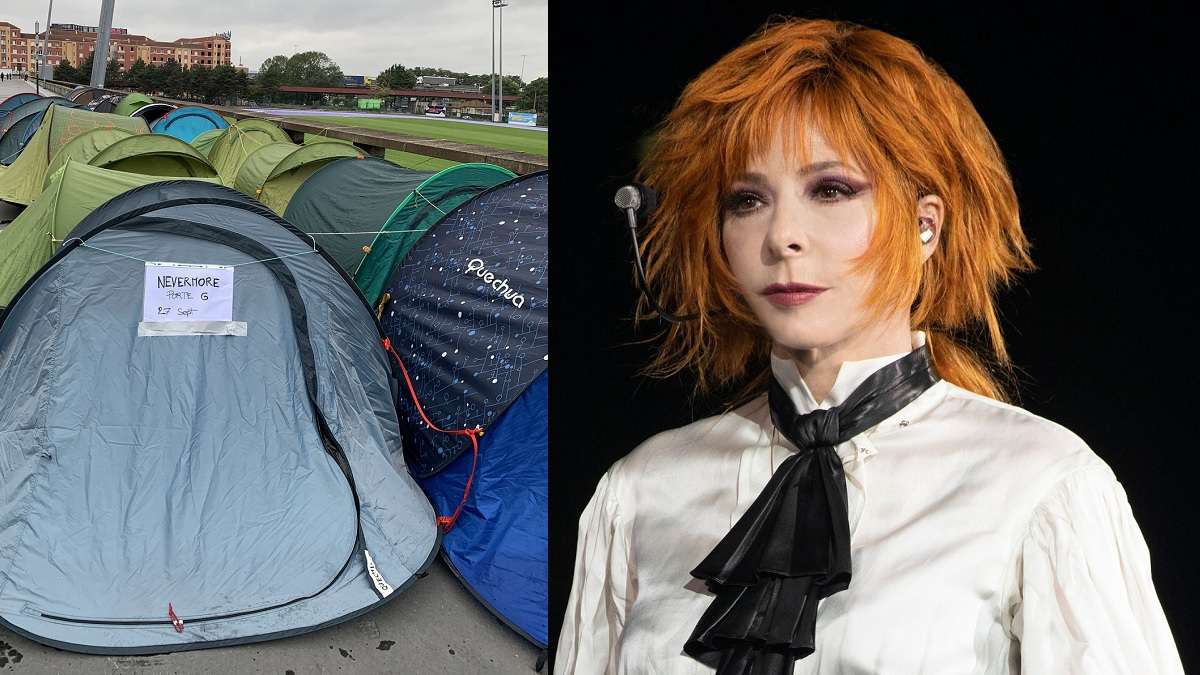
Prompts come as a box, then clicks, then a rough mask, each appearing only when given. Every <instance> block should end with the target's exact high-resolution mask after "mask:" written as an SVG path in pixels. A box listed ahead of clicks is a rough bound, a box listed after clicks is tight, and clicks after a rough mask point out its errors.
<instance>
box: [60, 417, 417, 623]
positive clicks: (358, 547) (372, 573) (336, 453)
mask: <svg viewBox="0 0 1200 675" xmlns="http://www.w3.org/2000/svg"><path fill="white" fill-rule="evenodd" d="M314 407H315V406H314ZM314 414H315V416H316V418H317V428H318V433H319V434H320V436H321V444H322V445H324V446H325V452H327V453H329V456H330V457H332V458H333V461H334V463H336V464H337V465H338V468H339V469H341V470H342V475H343V476H345V477H346V483H347V484H348V485H349V486H350V495H351V496H352V497H353V498H354V518H355V523H356V527H357V529H358V532H357V535H356V536H355V539H354V547H353V548H352V549H351V551H350V553H349V555H347V556H346V561H345V562H344V563H342V566H341V568H340V569H339V570H338V572H337V574H335V575H333V578H332V579H330V580H329V583H327V584H325V586H323V587H322V588H321V590H319V591H317V592H316V593H313V594H311V595H306V596H303V597H299V598H294V599H292V600H288V601H287V602H281V603H279V604H276V605H271V606H270V607H263V608H261V609H248V610H245V611H241V612H230V613H227V614H213V615H209V616H201V617H194V618H190V619H184V620H182V621H181V623H183V624H188V623H193V622H203V621H218V620H221V619H233V618H236V617H239V616H246V615H248V614H258V613H260V612H269V611H271V610H275V609H279V608H280V607H286V606H288V605H291V604H294V603H297V602H300V601H302V600H308V599H309V598H314V597H316V596H318V595H320V594H322V593H324V592H325V591H326V590H328V589H329V587H330V586H332V585H333V583H334V582H335V581H337V580H338V579H340V578H341V576H342V574H343V573H344V572H345V571H346V568H347V567H348V566H349V565H350V561H352V560H354V555H355V554H356V553H358V552H359V551H361V552H362V555H363V559H364V562H363V566H364V568H365V569H366V570H367V575H368V576H369V577H370V578H371V585H372V586H373V587H374V588H375V592H376V593H377V594H379V596H380V597H381V598H386V597H387V596H389V595H391V594H392V591H394V590H395V589H394V588H393V587H392V586H391V584H389V583H387V581H385V580H384V578H383V575H381V574H380V573H379V570H378V569H377V568H376V567H375V560H374V558H372V557H371V552H370V551H368V550H367V547H366V539H365V538H364V536H363V531H362V506H361V504H360V502H359V500H358V486H357V485H356V484H355V482H354V472H353V471H351V469H350V462H349V460H347V458H346V453H345V451H343V450H342V448H341V446H339V445H338V444H337V441H335V440H334V439H333V434H331V433H330V432H329V427H327V426H326V425H325V418H324V416H323V415H321V412H320V410H314ZM41 616H42V618H44V619H52V620H54V621H64V622H68V623H83V624H98V625H108V626H171V625H177V624H175V621H174V620H172V619H170V618H167V619H163V620H149V619H140V620H138V619H134V620H121V619H78V618H73V617H69V616H59V615H55V614H47V613H45V612H42V613H41Z"/></svg>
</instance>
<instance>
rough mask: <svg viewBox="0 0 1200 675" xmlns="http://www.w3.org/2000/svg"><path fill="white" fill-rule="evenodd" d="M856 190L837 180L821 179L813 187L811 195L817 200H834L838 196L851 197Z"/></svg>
mask: <svg viewBox="0 0 1200 675" xmlns="http://www.w3.org/2000/svg"><path fill="white" fill-rule="evenodd" d="M857 192H858V191H857V190H855V189H854V188H852V187H850V186H849V185H846V184H845V183H841V182H838V181H823V182H821V183H818V184H817V186H816V187H814V188H813V191H812V195H813V197H814V198H816V200H817V201H822V202H835V201H837V200H838V199H839V197H843V196H844V197H853V196H854V195H855V194H857Z"/></svg>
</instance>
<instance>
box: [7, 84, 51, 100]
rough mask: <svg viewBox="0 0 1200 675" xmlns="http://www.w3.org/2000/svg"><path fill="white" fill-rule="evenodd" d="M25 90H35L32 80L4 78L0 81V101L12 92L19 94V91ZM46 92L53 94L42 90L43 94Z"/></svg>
mask: <svg viewBox="0 0 1200 675" xmlns="http://www.w3.org/2000/svg"><path fill="white" fill-rule="evenodd" d="M25 91H36V88H35V87H34V85H33V82H26V81H24V80H5V81H3V82H0V101H3V100H4V99H6V98H8V97H9V96H12V95H13V94H20V93H21V92H25ZM47 93H50V94H51V95H53V92H47V91H42V95H43V96H44V95H45V94H47Z"/></svg>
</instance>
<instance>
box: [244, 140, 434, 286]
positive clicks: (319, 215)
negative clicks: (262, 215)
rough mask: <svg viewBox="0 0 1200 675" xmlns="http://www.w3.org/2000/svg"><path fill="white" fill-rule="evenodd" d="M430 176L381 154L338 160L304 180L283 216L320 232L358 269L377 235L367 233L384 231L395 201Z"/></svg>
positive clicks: (346, 265) (332, 250) (334, 252)
mask: <svg viewBox="0 0 1200 675" xmlns="http://www.w3.org/2000/svg"><path fill="white" fill-rule="evenodd" d="M429 176H430V174H429V173H427V172H423V171H414V170H413V169H406V168H404V167H401V166H397V165H395V164H393V163H391V162H389V161H387V160H383V159H379V158H377V157H367V158H365V159H362V160H355V159H339V160H337V161H336V162H331V163H329V164H326V165H325V166H324V167H323V168H322V169H321V170H320V171H317V172H316V173H314V174H312V176H311V177H310V178H309V179H308V180H306V181H304V184H303V185H301V186H300V188H299V189H298V190H296V193H295V195H294V196H293V197H292V199H291V202H290V203H289V204H288V205H287V209H286V210H285V211H284V213H283V217H284V218H285V219H286V220H287V221H288V222H289V223H291V224H293V225H295V226H296V227H298V228H300V229H301V230H303V231H305V232H308V233H309V234H312V235H315V236H317V242H318V243H319V244H320V245H321V246H322V247H323V248H324V249H325V250H326V251H328V252H329V255H331V256H333V259H334V260H336V261H337V262H338V264H339V265H341V266H342V269H344V270H346V272H347V273H349V274H353V273H354V270H356V269H357V268H358V263H359V261H360V260H362V258H363V255H365V254H364V253H363V247H364V246H366V245H368V244H370V243H371V239H372V237H373V236H374V235H373V234H364V233H373V232H376V231H378V230H380V229H381V227H382V225H383V223H384V221H386V220H387V219H388V216H389V215H391V213H392V212H393V211H395V210H396V204H398V203H400V202H401V201H403V200H404V199H405V198H406V197H407V196H408V195H410V194H411V193H412V191H413V190H414V189H415V188H416V187H417V186H418V185H420V184H421V183H422V182H423V181H425V179H427V178H429ZM263 201H264V202H265V201H266V200H263Z"/></svg>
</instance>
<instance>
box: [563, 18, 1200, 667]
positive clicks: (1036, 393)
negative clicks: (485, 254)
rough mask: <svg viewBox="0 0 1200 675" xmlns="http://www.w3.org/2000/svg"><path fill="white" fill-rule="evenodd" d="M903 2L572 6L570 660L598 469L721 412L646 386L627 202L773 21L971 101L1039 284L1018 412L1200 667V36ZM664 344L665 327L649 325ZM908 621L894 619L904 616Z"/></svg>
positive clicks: (1014, 340)
mask: <svg viewBox="0 0 1200 675" xmlns="http://www.w3.org/2000/svg"><path fill="white" fill-rule="evenodd" d="M967 4H968V3H963V5H964V6H951V5H947V6H938V5H936V4H930V3H912V4H910V5H908V6H903V5H902V4H900V3H892V4H888V5H887V6H885V7H872V6H869V5H866V4H863V3H841V4H839V5H836V6H835V5H824V4H805V3H777V4H775V5H773V6H771V5H766V4H762V3H757V4H756V3H749V2H736V3H713V2H688V3H682V2H676V3H668V2H638V3H632V2H621V1H615V0H614V1H610V2H606V3H596V4H582V3H579V4H576V3H572V4H570V5H567V6H556V7H555V11H554V12H553V14H552V17H551V62H552V64H553V70H554V79H555V113H554V116H555V120H554V122H555V125H554V133H553V135H552V137H551V144H550V148H551V150H550V153H551V163H552V165H553V167H554V174H555V183H554V186H553V188H552V193H551V204H552V206H551V213H552V214H553V220H554V230H553V235H552V237H551V261H552V262H551V266H552V279H553V303H552V307H551V327H552V330H551V354H552V356H551V362H552V363H553V369H552V375H551V378H552V379H551V382H552V386H551V415H550V420H551V446H550V447H551V449H552V450H551V460H550V461H551V465H550V471H551V500H552V508H551V513H550V536H551V551H550V561H551V589H550V590H551V606H550V622H551V624H550V635H551V639H552V644H551V648H552V649H553V648H554V644H555V640H556V638H557V635H558V631H559V628H560V626H561V621H562V613H563V609H564V606H565V603H566V598H567V594H568V593H569V591H570V584H571V576H572V571H573V566H574V558H575V544H576V527H577V523H578V518H579V514H580V512H581V511H582V509H583V507H584V505H585V504H586V502H587V500H588V498H589V497H590V496H591V494H592V491H593V489H594V488H595V485H596V481H597V480H598V479H599V477H600V474H601V473H602V472H603V471H604V470H605V469H606V468H607V467H608V466H609V465H610V464H611V463H612V462H613V461H615V460H616V459H618V458H619V457H621V456H622V455H624V454H626V453H628V452H629V451H630V450H632V449H633V448H634V446H636V445H637V444H638V443H640V442H641V441H643V440H644V439H646V438H647V437H649V436H650V435H652V434H654V433H656V432H658V431H662V430H664V429H668V428H671V427H675V426H679V425H681V424H684V423H686V422H689V421H691V420H692V419H694V418H696V417H701V416H705V415H709V414H712V413H714V412H716V411H718V410H719V404H720V401H719V400H697V401H692V400H690V397H689V391H690V386H689V385H690V383H689V382H687V381H686V380H683V379H677V380H675V381H653V380H646V379H643V378H639V377H637V376H636V373H635V371H636V369H637V367H638V366H639V365H640V364H642V363H645V362H646V360H647V359H648V357H649V355H650V354H651V353H652V349H653V346H652V345H636V344H633V345H631V344H629V343H632V342H633V341H634V340H636V339H638V338H639V337H647V336H649V335H650V333H649V332H648V331H643V332H642V333H639V334H635V333H634V332H633V331H632V327H631V324H630V322H629V321H628V318H629V316H630V315H631V314H632V308H633V304H634V301H635V299H636V296H635V290H634V287H633V285H632V283H631V279H632V277H631V272H630V261H631V259H632V257H631V248H630V244H629V241H628V236H627V234H626V232H625V231H624V229H623V226H622V221H621V218H620V216H619V214H618V213H617V212H616V211H615V209H614V208H613V207H612V195H613V192H614V191H615V190H616V188H617V187H619V186H620V185H621V184H623V183H624V182H626V181H627V180H628V179H629V177H630V176H631V175H632V173H633V171H634V166H635V161H636V151H637V143H638V141H639V139H641V138H642V137H643V136H644V135H645V134H646V133H647V132H648V131H649V130H650V129H651V128H652V127H653V125H654V124H656V123H657V122H659V121H660V120H661V119H662V117H663V116H664V115H665V114H666V113H667V111H668V110H669V109H670V107H671V105H672V104H673V103H674V100H675V99H676V97H677V96H678V95H679V93H680V91H681V90H682V88H683V86H684V85H685V84H686V83H687V82H688V81H689V80H690V79H692V78H694V77H695V76H696V75H698V74H699V73H700V72H701V71H702V70H703V69H704V68H706V67H708V66H709V65H711V64H712V63H713V62H714V61H715V60H716V59H717V58H719V56H720V55H722V54H724V53H725V52H727V51H729V50H730V49H732V48H734V47H735V46H736V45H737V44H739V43H740V42H741V41H742V40H744V39H745V38H746V37H747V36H749V35H750V34H751V33H752V32H753V31H754V30H755V29H756V28H758V27H759V26H760V25H761V23H762V22H763V21H764V20H765V19H766V18H767V17H768V16H769V15H770V14H771V13H773V12H783V13H787V14H789V15H793V16H804V17H811V18H831V19H846V20H850V21H855V22H858V23H862V24H864V25H866V26H869V27H872V28H878V29H880V30H884V31H887V32H889V33H892V34H894V35H897V36H899V37H902V38H905V39H907V40H911V41H912V42H914V43H915V44H916V45H917V46H918V47H919V48H921V50H922V51H923V52H924V53H925V54H926V55H928V56H929V57H930V58H932V59H933V60H934V61H936V62H937V63H939V64H940V65H941V66H942V67H944V68H945V69H946V70H947V71H948V72H949V74H950V76H951V77H952V78H954V79H955V81H957V82H958V83H959V85H960V86H962V88H963V89H964V90H965V91H966V92H967V95H968V96H970V98H971V100H972V101H973V102H974V104H975V106H976V108H977V109H978V111H979V113H980V115H981V116H982V117H983V119H984V121H985V122H986V123H987V124H988V126H989V128H990V129H991V131H992V133H993V135H994V136H995V137H996V140H997V142H998V143H999V145H1000V148H1001V150H1002V151H1003V152H1004V155H1005V158H1006V160H1007V161H1008V164H1009V168H1010V171H1011V173H1012V175H1013V179H1014V182H1015V185H1016V189H1017V194H1018V197H1019V199H1020V203H1021V215H1022V223H1023V226H1024V228H1025V231H1026V234H1027V236H1029V238H1030V240H1031V241H1032V244H1033V249H1032V255H1033V258H1034V261H1035V263H1036V264H1037V265H1038V266H1039V267H1040V268H1041V269H1040V270H1039V271H1037V272H1034V273H1032V274H1027V275H1025V276H1024V278H1023V279H1022V280H1021V283H1020V284H1019V285H1018V286H1017V287H1016V288H1015V289H1013V290H1010V291H1008V292H1006V293H1004V294H1003V295H1002V296H1001V297H1000V311H1001V315H1002V317H1003V325H1004V328H1005V335H1006V338H1007V340H1008V345H1009V348H1010V351H1011V355H1012V357H1013V360H1014V362H1015V363H1016V365H1017V366H1018V367H1019V369H1020V371H1021V373H1022V387H1021V390H1020V391H1019V396H1018V401H1017V403H1018V404H1019V405H1021V406H1022V407H1025V408H1027V409H1028V410H1030V411H1032V412H1034V413H1036V414H1038V415H1041V416H1043V417H1046V418H1048V419H1050V420H1053V421H1055V422H1058V423H1060V424H1062V425H1064V426H1066V427H1067V428H1069V429H1071V430H1073V431H1075V432H1076V433H1078V434H1079V435H1080V436H1081V437H1082V438H1083V439H1084V440H1085V441H1087V442H1088V443H1089V445H1091V447H1092V448H1093V449H1094V450H1095V451H1096V453H1097V454H1099V455H1100V456H1101V457H1102V458H1103V459H1105V460H1106V461H1107V462H1108V463H1109V464H1110V465H1111V466H1112V468H1113V470H1114V471H1115V472H1116V475H1117V477H1118V478H1119V479H1120V480H1121V482H1122V484H1123V485H1124V486H1125V489H1126V491H1127V492H1128V495H1129V501H1130V503H1131V505H1132V507H1133V512H1134V515H1135V517H1136V518H1137V520H1138V522H1139V524H1140V525H1141V527H1142V530H1143V533H1144V534H1145V537H1146V540H1147V542H1148V545H1149V548H1150V554H1151V560H1152V564H1153V575H1154V582H1155V586H1156V588H1157V590H1158V593H1159V597H1160V599H1161V602H1162V604H1163V607H1164V609H1165V612H1166V615H1167V618H1168V620H1169V622H1170V624H1171V629H1172V632H1173V634H1174V636H1175V640H1176V642H1177V644H1178V646H1179V649H1180V653H1181V655H1182V657H1183V662H1184V666H1185V669H1187V670H1191V669H1192V668H1200V645H1197V644H1196V642H1195V641H1194V640H1191V639H1188V638H1190V637H1191V636H1196V635H1200V609H1198V608H1197V605H1198V604H1200V575H1198V574H1197V573H1196V569H1197V562H1198V561H1197V558H1196V557H1195V555H1194V553H1193V543H1192V542H1193V540H1194V539H1195V538H1196V536H1197V529H1198V525H1200V515H1198V514H1200V507H1198V506H1197V499H1200V485H1198V484H1197V480H1196V479H1197V470H1198V469H1200V442H1198V441H1197V437H1198V435H1197V433H1196V431H1195V430H1196V428H1197V420H1198V419H1200V412H1197V411H1196V410H1195V406H1196V404H1197V397H1196V396H1195V394H1194V393H1193V392H1194V385H1195V383H1196V382H1197V381H1198V380H1200V377H1197V375H1198V374H1200V349H1198V348H1197V342H1196V338H1197V321H1196V319H1195V314H1196V312H1197V309H1198V308H1200V304H1198V303H1197V295H1198V294H1197V285H1198V283H1197V281H1196V278H1195V276H1194V275H1195V274H1196V273H1197V265H1196V260H1197V255H1196V249H1195V247H1194V244H1195V241H1196V239H1197V238H1196V237H1194V236H1193V231H1194V230H1195V229H1196V228H1197V227H1200V224H1198V223H1197V219H1196V217H1195V213H1194V212H1195V205H1194V204H1195V201H1194V198H1195V194H1196V192H1197V180H1196V179H1197V171H1196V169H1195V155H1196V151H1195V146H1196V143H1195V140H1194V139H1195V137H1196V135H1197V132H1200V122H1198V121H1197V116H1196V115H1195V113H1194V112H1193V111H1194V109H1195V107H1194V103H1195V99H1196V96H1195V90H1196V84H1195V80H1196V74H1195V73H1196V69H1197V66H1200V58H1198V57H1196V56H1195V55H1194V54H1193V53H1190V52H1189V49H1190V47H1192V46H1194V45H1195V42H1196V38H1195V37H1194V36H1193V35H1192V33H1191V31H1192V30H1193V29H1192V24H1191V22H1189V21H1187V20H1185V19H1184V17H1181V16H1171V15H1169V14H1166V13H1164V12H1161V11H1157V10H1148V9H1146V8H1145V7H1143V6H1141V5H1138V6H1136V8H1131V9H1127V10H1121V12H1120V13H1117V12H1116V11H1114V10H1106V11H1104V12H1100V11H1098V10H1096V8H1097V7H1098V5H1092V6H1091V7H1090V8H1087V9H1084V8H1081V9H1080V10H1079V11H1067V10H1061V9H1059V10H1051V9H1049V8H1046V7H1042V6H1040V5H1036V4H1035V5H1029V6H1027V7H1024V8H1018V9H1013V8H1012V7H1011V6H1005V7H1000V6H999V5H997V6H995V7H990V8H983V7H975V6H966V5H967ZM649 328H653V326H650V327H649ZM898 618H899V617H898Z"/></svg>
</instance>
